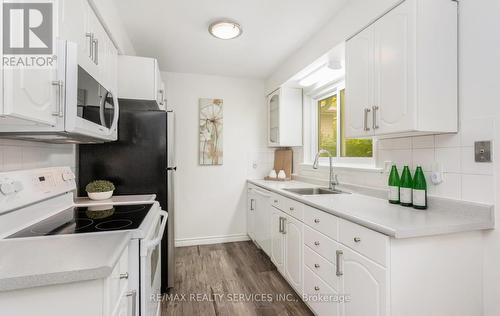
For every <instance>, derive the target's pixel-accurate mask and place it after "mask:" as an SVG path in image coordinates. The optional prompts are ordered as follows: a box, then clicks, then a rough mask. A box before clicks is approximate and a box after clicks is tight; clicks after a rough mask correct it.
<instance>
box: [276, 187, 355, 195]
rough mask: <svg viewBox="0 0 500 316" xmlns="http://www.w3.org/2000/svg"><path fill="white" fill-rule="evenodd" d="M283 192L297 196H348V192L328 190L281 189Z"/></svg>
mask: <svg viewBox="0 0 500 316" xmlns="http://www.w3.org/2000/svg"><path fill="white" fill-rule="evenodd" d="M283 190H285V191H288V192H290V193H295V194H298V195H323V194H349V192H344V191H340V190H330V189H328V188H294V189H283Z"/></svg>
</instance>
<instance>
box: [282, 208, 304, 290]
mask: <svg viewBox="0 0 500 316" xmlns="http://www.w3.org/2000/svg"><path fill="white" fill-rule="evenodd" d="M284 226H285V231H284V234H285V278H286V279H287V280H288V282H289V283H290V284H291V285H292V286H293V287H294V288H295V290H297V292H298V293H302V253H303V238H302V236H303V233H302V227H303V225H302V223H301V222H300V221H298V220H296V219H294V218H293V217H291V216H287V217H286V218H285V225H284Z"/></svg>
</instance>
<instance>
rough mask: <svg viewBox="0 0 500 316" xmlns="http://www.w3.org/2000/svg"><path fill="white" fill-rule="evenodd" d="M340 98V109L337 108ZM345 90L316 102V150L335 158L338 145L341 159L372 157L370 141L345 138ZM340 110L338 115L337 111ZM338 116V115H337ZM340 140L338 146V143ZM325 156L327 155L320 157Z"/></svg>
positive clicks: (371, 143)
mask: <svg viewBox="0 0 500 316" xmlns="http://www.w3.org/2000/svg"><path fill="white" fill-rule="evenodd" d="M338 96H339V98H340V109H339V106H338V102H337V101H338V99H339V98H338ZM345 106H346V105H345V90H344V89H342V90H340V92H339V94H338V95H337V94H335V95H333V96H330V97H327V98H325V99H322V100H320V101H319V102H318V149H319V148H322V149H326V150H328V151H330V152H331V153H332V156H334V157H336V156H337V146H339V145H340V155H341V157H368V158H370V157H373V142H372V140H371V139H348V138H345V137H344V135H345V123H344V122H345ZM338 110H340V113H338V112H337V111H338ZM338 114H340V115H338ZM338 118H340V137H338V136H339V135H338V130H337V120H338ZM339 140H340V144H338V143H339ZM322 156H327V155H322Z"/></svg>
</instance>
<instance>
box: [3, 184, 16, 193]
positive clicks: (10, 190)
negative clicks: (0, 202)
mask: <svg viewBox="0 0 500 316" xmlns="http://www.w3.org/2000/svg"><path fill="white" fill-rule="evenodd" d="M0 191H1V192H2V193H3V194H4V195H11V194H13V193H16V190H15V189H14V183H13V182H3V183H1V184H0Z"/></svg>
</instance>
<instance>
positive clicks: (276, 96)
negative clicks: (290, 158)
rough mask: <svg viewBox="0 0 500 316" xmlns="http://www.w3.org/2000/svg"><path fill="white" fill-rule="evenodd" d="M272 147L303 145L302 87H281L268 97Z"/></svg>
mask: <svg viewBox="0 0 500 316" xmlns="http://www.w3.org/2000/svg"><path fill="white" fill-rule="evenodd" d="M267 107H268V144H269V146H270V147H294V146H302V89H299V88H289V87H281V88H279V89H278V90H276V91H274V92H273V93H271V94H270V95H268V97H267Z"/></svg>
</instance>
